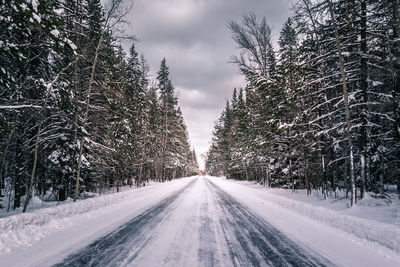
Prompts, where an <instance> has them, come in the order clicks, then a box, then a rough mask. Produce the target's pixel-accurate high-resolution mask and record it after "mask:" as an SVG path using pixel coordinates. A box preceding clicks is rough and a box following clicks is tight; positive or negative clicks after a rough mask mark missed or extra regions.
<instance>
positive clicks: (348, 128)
mask: <svg viewBox="0 0 400 267" xmlns="http://www.w3.org/2000/svg"><path fill="white" fill-rule="evenodd" d="M328 5H329V13H330V15H331V19H332V23H333V27H334V31H335V39H336V48H337V50H338V56H339V63H340V73H341V76H342V85H343V100H344V108H345V114H346V134H347V142H348V146H349V151H350V153H349V154H350V155H349V160H350V182H351V206H353V205H355V204H356V184H355V177H354V155H353V141H352V139H351V132H350V131H351V125H350V109H349V97H348V92H347V80H346V72H345V69H344V60H343V55H342V45H341V43H340V39H339V31H338V26H337V23H336V18H335V15H334V13H333V8H332V0H328Z"/></svg>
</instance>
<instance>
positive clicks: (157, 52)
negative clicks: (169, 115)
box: [129, 0, 290, 167]
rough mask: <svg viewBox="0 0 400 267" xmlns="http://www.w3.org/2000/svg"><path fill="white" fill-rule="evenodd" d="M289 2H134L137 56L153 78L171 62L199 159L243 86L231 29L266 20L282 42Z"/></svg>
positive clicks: (193, 144)
mask: <svg viewBox="0 0 400 267" xmlns="http://www.w3.org/2000/svg"><path fill="white" fill-rule="evenodd" d="M288 2H289V1H288V0H135V1H134V5H133V9H132V11H131V14H130V16H131V18H130V19H129V20H130V21H131V27H130V29H129V31H130V32H132V33H133V34H135V36H136V38H137V39H138V40H139V41H138V42H137V43H136V50H137V51H138V52H139V53H143V54H144V56H145V58H146V59H147V61H148V63H149V65H150V68H151V73H152V74H153V77H154V76H155V75H154V73H156V72H157V71H158V69H159V66H160V62H161V60H162V58H164V57H165V58H166V60H167V65H168V66H169V69H170V77H171V80H172V83H173V84H174V86H175V90H176V92H177V94H178V97H179V105H180V107H181V109H182V112H183V116H184V119H185V121H186V125H187V128H188V131H189V137H190V141H191V144H192V146H194V147H195V149H196V151H197V154H198V156H199V161H200V163H201V165H202V166H201V167H203V160H202V159H200V155H201V154H202V153H204V152H206V151H207V150H208V147H209V145H210V141H211V133H212V130H213V127H214V122H215V121H216V120H217V119H218V117H219V115H220V113H221V112H222V110H223V108H224V106H225V99H230V96H231V94H232V91H233V88H235V87H237V88H239V87H242V86H244V81H243V79H242V77H241V76H240V74H239V73H238V71H237V68H236V66H234V65H232V64H230V63H229V60H230V57H231V56H232V55H238V54H239V50H238V49H237V48H236V46H235V44H234V42H233V41H232V38H231V36H232V35H231V32H230V31H229V29H228V28H227V22H228V21H229V20H235V21H240V20H241V17H242V15H243V14H248V13H250V12H254V13H255V14H256V15H257V16H258V17H260V18H261V17H262V16H265V17H266V19H267V22H268V24H269V25H270V26H271V27H272V29H273V38H274V39H275V40H277V38H278V36H279V32H280V29H281V26H282V24H283V23H284V22H285V21H286V19H287V18H288V16H289V14H290V11H289V6H290V4H289V3H288Z"/></svg>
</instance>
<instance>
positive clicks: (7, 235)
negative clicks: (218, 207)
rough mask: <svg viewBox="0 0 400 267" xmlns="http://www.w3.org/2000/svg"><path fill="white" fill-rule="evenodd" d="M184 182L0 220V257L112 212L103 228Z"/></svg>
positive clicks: (139, 209) (172, 190) (133, 212)
mask: <svg viewBox="0 0 400 267" xmlns="http://www.w3.org/2000/svg"><path fill="white" fill-rule="evenodd" d="M188 180H190V179H180V180H177V181H174V182H173V183H164V184H154V185H152V186H145V187H142V188H139V189H134V190H130V191H126V192H121V193H116V194H110V195H106V196H101V197H97V198H92V199H86V200H80V201H79V200H78V201H77V202H76V203H73V202H72V203H67V204H63V205H59V206H56V207H50V208H43V209H38V210H34V211H32V212H28V213H23V214H17V215H13V216H9V217H5V218H1V219H0V254H2V253H6V252H8V253H9V252H12V251H14V250H15V249H17V248H26V247H29V246H32V245H34V244H36V243H37V242H39V241H40V240H42V239H43V238H45V237H46V236H47V235H49V234H51V233H54V232H56V231H59V230H62V229H66V228H70V227H72V226H74V227H78V228H79V224H81V223H82V221H85V219H90V220H89V221H87V222H86V223H88V224H89V225H90V224H91V223H90V221H91V220H95V219H97V220H100V221H101V222H103V221H102V218H101V216H104V215H105V214H108V213H110V214H113V213H114V216H113V218H111V219H110V221H104V225H105V226H107V225H110V224H111V225H113V223H114V220H120V219H121V218H124V217H125V216H129V215H131V216H132V214H137V212H139V211H141V210H143V209H144V208H148V207H150V206H151V205H153V204H155V203H157V201H159V200H160V199H161V198H164V197H165V196H167V195H169V194H171V193H172V192H175V191H176V190H178V189H180V188H181V187H183V186H184V185H185V184H186V183H187V182H188ZM124 209H125V210H124ZM98 230H99V229H97V231H98ZM78 238H79V237H78ZM0 259H1V256H0ZM0 262H1V260H0Z"/></svg>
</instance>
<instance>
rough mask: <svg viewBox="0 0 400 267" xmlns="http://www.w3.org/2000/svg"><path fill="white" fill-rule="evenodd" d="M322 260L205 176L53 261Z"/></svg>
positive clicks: (95, 263)
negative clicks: (116, 227) (63, 257)
mask: <svg viewBox="0 0 400 267" xmlns="http://www.w3.org/2000/svg"><path fill="white" fill-rule="evenodd" d="M126 265H128V266H197V265H199V266H324V265H328V266H330V265H332V263H330V262H329V261H328V260H325V259H323V257H321V256H319V255H317V254H316V253H313V252H310V251H306V250H305V249H304V248H301V247H300V246H298V245H297V244H296V243H295V242H293V241H292V240H290V239H289V238H287V237H286V236H285V235H283V234H282V233H281V232H279V231H278V230H277V229H276V228H274V227H273V226H271V225H270V224H268V223H267V222H265V221H264V220H263V219H261V218H260V217H258V216H257V215H255V214H254V213H252V212H250V211H249V210H248V209H247V208H246V207H244V206H243V205H242V204H240V203H239V202H237V201H236V200H235V199H234V198H232V197H231V196H230V195H229V194H227V193H226V192H224V191H223V190H222V189H221V188H220V187H218V186H217V185H215V184H214V183H213V182H212V181H210V180H209V179H206V178H200V179H195V180H192V181H191V182H190V183H189V184H188V185H186V186H185V187H184V188H183V189H181V190H179V191H178V192H176V193H175V194H174V195H172V196H169V197H168V198H166V199H164V200H163V201H162V202H161V203H159V204H157V205H155V206H153V207H152V208H151V209H149V210H147V211H146V212H144V213H142V214H141V215H140V216H137V217H135V218H134V219H132V220H131V221H129V222H127V223H126V224H124V225H123V226H121V227H120V228H119V229H117V230H115V231H113V232H112V233H110V234H108V235H106V236H104V237H101V238H100V239H98V240H96V241H95V242H93V243H92V244H90V245H89V246H87V247H86V248H83V249H82V250H80V251H78V252H76V253H74V254H71V255H69V256H68V257H67V258H66V259H64V260H63V261H62V262H61V263H59V264H58V265H57V266H126Z"/></svg>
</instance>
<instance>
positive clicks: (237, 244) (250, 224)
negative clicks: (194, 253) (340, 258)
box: [206, 179, 333, 266]
mask: <svg viewBox="0 0 400 267" xmlns="http://www.w3.org/2000/svg"><path fill="white" fill-rule="evenodd" d="M206 181H207V185H208V186H209V187H210V190H211V191H212V192H213V194H215V199H216V200H217V203H218V204H219V208H220V212H221V216H220V224H221V226H222V229H223V232H224V235H225V239H226V242H227V243H228V248H229V252H230V256H231V260H232V265H233V266H332V265H333V264H332V263H331V262H329V261H328V260H326V259H324V258H323V257H321V256H319V255H317V254H316V253H312V252H308V251H305V249H303V248H301V247H300V246H298V245H297V244H296V243H295V242H294V241H292V240H290V239H289V238H288V237H286V236H285V235H284V234H283V233H282V232H280V231H278V230H277V229H276V228H275V227H273V226H272V225H270V224H269V223H267V222H266V221H264V220H263V219H261V218H260V217H258V216H257V215H255V214H254V213H252V212H250V211H249V210H248V209H247V208H246V207H245V206H243V205H242V204H240V203H239V202H238V201H236V200H235V199H234V198H233V197H232V196H230V195H229V194H227V193H226V192H225V191H223V190H222V189H221V188H220V187H218V186H217V185H215V184H214V183H213V182H211V181H210V180H209V179H206ZM299 231H301V229H299Z"/></svg>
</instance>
